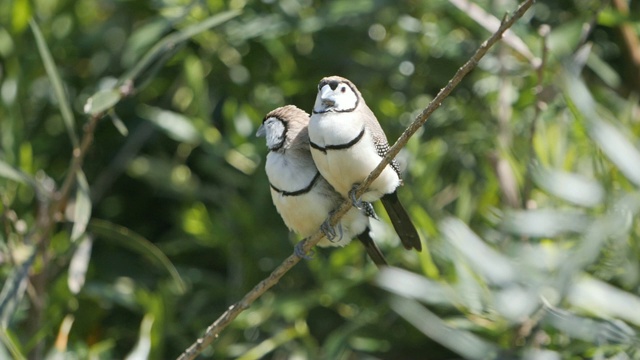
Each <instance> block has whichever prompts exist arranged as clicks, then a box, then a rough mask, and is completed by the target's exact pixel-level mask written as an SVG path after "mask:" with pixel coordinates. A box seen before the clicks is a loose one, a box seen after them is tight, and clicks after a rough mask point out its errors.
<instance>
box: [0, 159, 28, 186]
mask: <svg viewBox="0 0 640 360" xmlns="http://www.w3.org/2000/svg"><path fill="white" fill-rule="evenodd" d="M0 177H3V178H5V179H9V180H13V181H17V182H21V183H24V184H29V185H34V184H35V181H33V179H31V178H30V177H29V176H28V175H27V174H25V173H23V172H22V171H20V170H18V169H16V168H14V167H13V166H11V165H9V164H7V163H6V162H4V161H3V160H1V159H0Z"/></svg>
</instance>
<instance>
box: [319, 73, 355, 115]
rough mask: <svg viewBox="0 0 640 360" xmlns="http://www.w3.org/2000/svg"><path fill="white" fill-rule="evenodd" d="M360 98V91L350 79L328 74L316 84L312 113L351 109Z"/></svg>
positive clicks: (353, 108)
mask: <svg viewBox="0 0 640 360" xmlns="http://www.w3.org/2000/svg"><path fill="white" fill-rule="evenodd" d="M360 99H361V96H360V92H359V91H358V89H357V88H356V86H355V85H353V83H352V82H351V81H349V80H347V79H345V78H343V77H340V76H329V77H326V78H324V79H322V80H320V83H319V84H318V95H317V96H316V102H315V104H314V106H313V113H314V114H321V113H325V112H349V111H353V110H355V108H356V107H357V106H358V103H359V102H360Z"/></svg>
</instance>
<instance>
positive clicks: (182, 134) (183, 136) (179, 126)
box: [138, 105, 201, 144]
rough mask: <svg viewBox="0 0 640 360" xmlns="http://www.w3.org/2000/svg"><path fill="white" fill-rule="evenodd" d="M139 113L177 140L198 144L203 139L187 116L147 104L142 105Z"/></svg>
mask: <svg viewBox="0 0 640 360" xmlns="http://www.w3.org/2000/svg"><path fill="white" fill-rule="evenodd" d="M138 114H139V115H140V117H142V118H145V119H147V120H149V121H151V122H152V123H153V124H154V125H156V126H157V127H158V128H160V129H161V130H163V131H164V132H165V133H166V134H167V135H168V136H169V137H171V138H172V139H174V140H176V141H180V142H187V143H190V144H198V143H200V141H201V135H200V132H198V130H197V129H196V128H195V126H193V124H192V123H191V120H189V118H187V117H186V116H183V115H181V114H178V113H175V112H172V111H168V110H162V109H159V108H156V107H151V106H147V105H140V106H139V107H138Z"/></svg>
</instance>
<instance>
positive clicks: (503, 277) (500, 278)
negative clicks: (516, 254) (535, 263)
mask: <svg viewBox="0 0 640 360" xmlns="http://www.w3.org/2000/svg"><path fill="white" fill-rule="evenodd" d="M440 227H441V229H442V233H443V234H444V236H445V237H446V238H447V239H448V240H449V242H450V243H451V244H452V245H453V246H455V247H456V249H458V251H460V253H462V254H463V255H464V256H465V257H466V258H467V260H468V261H469V263H470V264H471V265H472V266H473V268H474V269H475V270H476V271H478V272H479V273H480V274H482V275H484V277H485V278H486V279H487V280H488V281H489V282H491V283H493V284H504V283H509V282H512V281H513V280H514V279H515V277H516V273H517V271H516V269H514V267H513V266H512V265H511V263H510V262H509V260H508V259H507V258H506V257H505V256H503V255H502V254H500V253H498V252H497V251H495V250H494V249H492V248H491V247H489V246H488V245H487V244H485V242H484V241H482V239H481V238H480V237H479V236H478V235H476V234H475V233H474V232H473V231H472V230H471V229H469V228H468V227H467V225H465V224H464V223H463V222H462V221H460V220H458V219H454V218H448V219H445V220H444V221H443V222H442V224H441V226H440Z"/></svg>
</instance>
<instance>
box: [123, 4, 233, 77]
mask: <svg viewBox="0 0 640 360" xmlns="http://www.w3.org/2000/svg"><path fill="white" fill-rule="evenodd" d="M238 15H240V12H239V11H235V10H231V11H225V12H223V13H220V14H216V15H213V16H211V17H209V18H207V19H205V20H203V21H201V22H199V23H197V24H195V25H191V26H188V27H186V28H184V29H182V30H180V31H178V32H174V33H171V34H169V35H167V36H165V37H164V38H162V40H160V41H159V42H158V43H157V44H156V45H155V46H154V47H152V48H151V50H149V51H148V52H147V53H146V54H145V55H144V56H143V57H142V59H141V60H140V61H139V62H138V63H137V64H136V66H134V67H133V69H131V71H129V72H128V73H127V74H125V75H124V76H123V77H122V78H121V79H120V80H121V82H125V81H127V80H136V79H137V78H138V76H140V74H141V73H142V72H143V71H144V70H145V69H147V68H149V67H150V66H151V65H152V64H153V63H154V62H156V61H157V60H158V59H161V61H167V60H168V58H166V57H163V55H165V54H166V53H169V52H171V51H172V50H173V49H175V48H176V47H177V46H178V45H180V44H181V43H182V42H184V41H186V40H188V39H190V38H191V37H193V36H195V35H197V34H199V33H201V32H203V31H205V30H208V29H211V28H213V27H215V26H217V25H220V24H222V23H225V22H226V21H228V20H230V19H233V18H234V17H236V16H238Z"/></svg>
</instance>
